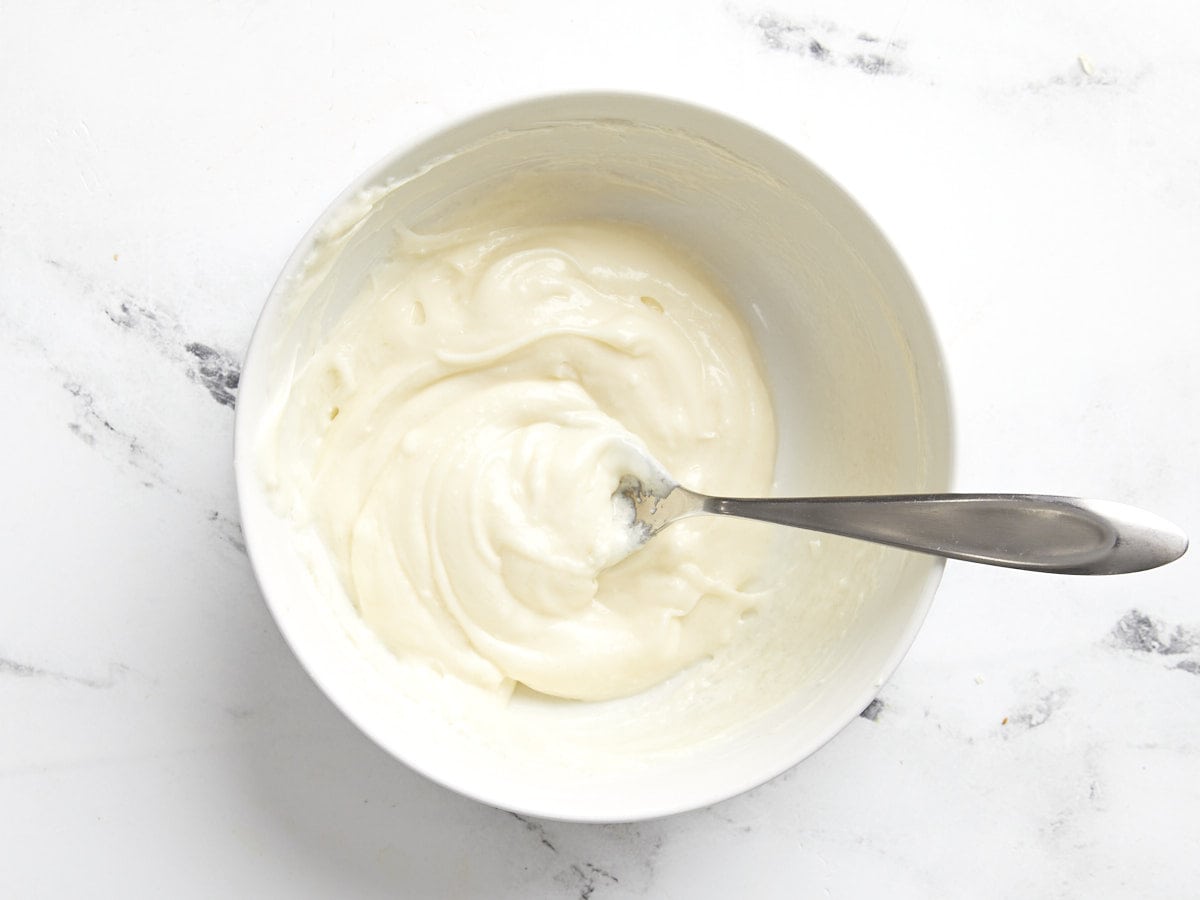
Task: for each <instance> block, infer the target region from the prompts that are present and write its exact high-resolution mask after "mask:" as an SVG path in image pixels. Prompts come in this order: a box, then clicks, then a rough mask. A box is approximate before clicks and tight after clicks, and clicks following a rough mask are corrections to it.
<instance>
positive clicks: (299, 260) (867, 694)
mask: <svg viewBox="0 0 1200 900" xmlns="http://www.w3.org/2000/svg"><path fill="white" fill-rule="evenodd" d="M557 103H572V104H577V105H579V106H580V107H584V106H587V105H594V104H620V105H629V106H632V107H640V108H641V109H647V110H648V109H651V108H658V109H664V108H668V107H675V108H677V109H682V110H685V111H687V112H690V113H693V114H700V115H702V116H704V117H708V118H710V119H714V120H724V121H725V122H727V123H728V124H730V125H731V126H733V127H736V128H738V129H741V130H743V131H745V132H751V133H754V134H755V136H756V138H758V139H761V140H765V141H768V142H770V143H773V144H775V145H777V146H778V147H780V148H782V149H784V150H786V151H787V152H789V153H791V154H793V155H795V156H796V157H798V158H799V159H800V160H801V161H802V162H804V163H806V164H807V165H808V166H809V167H811V169H812V170H813V171H814V172H815V173H816V174H817V175H818V176H819V177H821V178H823V179H824V180H825V181H827V182H828V183H829V185H831V186H832V187H833V188H834V189H835V190H836V191H837V192H838V193H839V194H840V195H841V200H842V201H843V202H844V203H845V204H846V208H847V211H848V212H850V213H852V214H853V215H854V216H855V217H857V218H858V219H859V220H860V222H861V225H862V226H863V227H865V228H866V229H868V231H870V232H873V237H874V238H875V239H877V240H878V241H879V242H880V244H881V245H882V246H883V247H884V248H885V249H886V250H887V252H888V253H889V255H890V256H891V262H892V263H894V264H895V266H896V272H897V274H898V275H899V276H901V277H902V278H904V279H905V280H907V282H908V285H909V286H910V288H911V292H912V296H913V297H914V298H915V299H916V301H917V310H916V311H917V312H918V313H919V314H920V315H921V316H922V318H923V319H924V324H925V326H926V331H927V335H926V337H927V339H928V352H929V358H930V361H932V362H933V363H934V364H935V367H936V369H937V372H938V375H939V376H940V377H939V378H938V380H939V382H940V385H941V389H942V398H941V399H942V404H941V405H942V409H941V411H940V412H941V413H942V415H943V417H944V422H945V428H944V433H943V434H942V435H941V436H940V437H941V442H942V443H943V444H944V446H941V447H938V448H936V449H937V450H938V451H939V452H940V453H941V455H942V457H943V458H944V460H945V467H946V485H945V489H946V490H950V489H951V488H952V485H953V482H954V480H955V465H956V439H955V436H956V428H955V414H954V405H953V394H952V390H951V384H950V379H949V373H948V370H947V367H946V356H945V352H944V349H943V346H942V342H941V340H940V338H939V336H938V333H937V331H936V329H935V327H934V323H933V320H932V317H931V316H930V314H929V308H928V304H927V303H926V301H925V297H924V294H923V293H922V291H921V290H920V287H919V284H918V282H917V280H916V279H915V277H914V276H913V273H912V272H911V271H910V269H909V268H908V266H907V264H906V263H905V262H904V260H903V258H902V257H901V256H900V254H899V252H898V251H897V250H896V248H895V246H894V244H893V243H892V241H891V240H890V239H888V237H887V235H886V234H885V232H884V231H883V229H882V228H881V227H880V226H879V224H878V223H877V222H876V221H875V219H874V218H873V217H872V216H871V215H870V214H869V213H868V212H867V211H866V209H864V208H863V206H862V205H861V204H859V202H858V200H857V199H856V198H855V196H854V194H853V193H852V192H851V191H849V190H848V189H847V188H846V187H845V186H844V185H843V184H842V183H841V182H840V181H838V180H837V179H836V178H834V177H833V176H832V175H830V174H829V172H828V171H827V170H826V169H825V168H824V167H823V166H820V165H818V164H817V163H816V162H814V161H813V160H812V159H811V158H810V157H809V156H807V155H806V154H804V153H803V152H801V151H800V150H799V149H797V148H796V147H795V146H793V145H792V144H791V143H789V142H788V141H785V140H782V139H780V138H778V137H776V136H775V135H774V134H773V133H772V132H771V131H769V130H768V129H767V128H765V127H760V126H759V125H757V124H755V123H754V122H752V121H747V120H746V119H743V118H740V117H738V116H736V115H732V114H730V113H729V112H727V111H725V110H723V109H718V108H714V107H711V106H707V105H704V104H700V103H696V102H695V101H694V100H691V99H684V98H681V97H677V96H671V95H667V94H658V93H649V92H636V91H605V90H584V91H551V92H545V93H534V94H527V95H523V96H521V97H519V98H517V99H513V100H509V101H506V102H503V103H488V104H483V105H479V106H476V107H473V108H472V110H471V111H469V112H466V113H463V114H459V115H457V116H454V117H452V118H449V119H447V120H443V121H442V122H441V123H440V124H437V125H435V126H433V127H429V128H424V129H421V130H420V131H418V132H416V133H415V134H414V135H413V136H412V137H410V138H408V139H407V140H404V141H402V142H400V143H398V144H397V145H395V146H393V147H392V148H391V149H390V150H388V151H387V152H386V153H385V154H384V155H382V156H381V157H379V158H378V159H377V160H376V161H375V162H374V163H373V164H371V165H370V166H368V167H367V168H366V169H365V170H364V171H363V172H362V173H361V174H359V175H358V176H357V177H355V178H354V179H353V180H352V181H350V183H349V184H348V185H347V186H346V187H345V188H344V189H343V190H342V191H341V192H340V193H338V195H337V196H336V197H335V198H334V199H333V200H332V201H331V202H330V203H329V204H328V205H327V206H325V208H324V209H323V210H322V211H321V212H320V213H319V215H318V216H317V217H316V219H315V220H314V221H313V223H312V225H310V226H309V228H308V229H307V230H306V231H305V232H304V233H303V235H302V236H301V238H300V239H299V241H298V243H297V244H296V246H295V249H293V250H292V252H291V253H290V254H289V256H288V258H287V260H286V262H285V263H284V265H283V268H282V269H281V270H280V273H279V275H278V276H277V277H276V279H275V281H274V283H273V284H272V286H271V289H270V291H269V292H268V293H267V296H266V299H265V300H264V302H263V306H262V309H261V310H260V312H259V315H258V317H257V319H256V320H255V324H254V328H253V330H252V331H251V335H250V340H249V342H248V344H247V347H246V352H245V354H244V355H243V358H242V370H241V371H242V373H243V380H242V385H243V387H244V385H245V375H246V373H249V374H250V376H251V378H253V377H254V371H255V368H254V367H253V366H252V365H251V362H252V360H254V359H255V358H256V357H260V356H263V355H264V351H263V349H262V347H261V346H260V345H261V344H262V343H263V341H264V340H265V338H264V333H265V331H266V330H267V329H266V327H265V323H266V322H267V320H268V319H269V318H270V317H271V316H272V315H273V314H274V313H275V311H276V308H277V307H278V306H279V305H280V303H282V302H283V300H284V298H285V296H286V294H287V290H288V288H289V286H290V284H291V282H292V280H293V278H294V276H296V275H297V274H298V273H300V272H301V271H303V269H304V267H305V264H306V262H307V260H308V259H309V257H310V254H311V252H312V250H313V248H314V247H315V245H316V244H317V242H318V240H319V238H321V237H322V236H323V235H324V234H325V233H326V232H327V229H328V227H329V224H330V222H331V221H333V220H334V219H335V217H336V215H337V214H338V213H339V212H340V211H342V210H344V209H346V208H347V207H348V206H349V204H350V203H351V202H352V201H354V200H355V199H357V198H358V197H360V196H361V194H362V192H363V191H364V190H366V189H367V188H370V187H374V186H377V185H381V184H384V183H385V178H384V176H385V175H386V173H387V172H388V171H389V170H390V169H391V168H392V167H393V166H394V165H395V164H396V162H397V161H398V160H400V159H401V158H403V157H405V156H409V155H414V154H417V153H418V152H420V151H421V150H422V148H424V147H426V146H427V145H429V144H431V143H432V142H434V141H435V140H437V139H438V138H439V137H442V136H443V135H445V134H448V133H451V132H455V131H459V130H461V129H463V128H466V127H469V126H471V125H473V124H477V123H479V122H481V121H483V120H486V119H489V118H492V117H498V116H501V115H504V114H505V113H511V112H514V111H517V110H522V109H525V108H530V107H537V106H543V105H548V104H557ZM631 112H632V115H631V117H636V110H633V111H631ZM581 118H586V117H585V116H583V115H581ZM415 171H416V170H414V173H415ZM256 424H257V423H256V422H252V421H250V420H249V416H248V414H245V413H244V407H243V406H242V405H241V404H237V405H236V406H235V411H234V430H233V469H234V481H235V485H236V489H237V504H238V512H239V517H240V521H241V522H242V523H245V522H246V521H247V519H248V516H247V512H248V500H247V497H248V494H249V488H250V485H251V483H252V479H256V478H257V477H258V476H257V474H256V472H255V471H254V468H255V467H254V465H253V452H252V446H253V443H254V429H255V426H256ZM249 518H250V519H253V518H254V515H253V513H251V515H250V516H249ZM243 537H244V541H245V545H246V554H247V557H248V558H249V560H250V566H251V571H252V572H253V575H254V579H255V582H256V584H257V585H258V588H259V593H260V594H261V595H262V599H263V601H264V602H265V604H266V606H267V608H268V610H269V611H270V613H271V618H272V619H273V620H274V622H275V626H276V628H277V629H278V630H279V633H280V634H281V636H282V637H283V639H284V642H285V643H286V644H287V646H288V648H289V649H290V651H291V653H292V655H293V656H294V657H295V658H296V660H297V661H298V662H299V663H300V666H301V668H302V669H303V670H304V671H305V672H306V673H307V675H308V677H309V678H310V679H311V680H312V681H313V683H314V684H315V685H316V686H317V688H318V689H319V690H320V692H321V693H322V694H323V695H324V696H325V697H326V698H327V699H328V700H329V701H330V702H331V703H332V705H333V706H334V708H335V709H336V710H337V711H338V712H339V713H340V714H341V715H342V716H344V717H345V718H346V719H347V720H349V721H350V722H351V723H353V725H354V726H355V727H356V728H357V729H358V730H359V731H361V732H362V733H363V734H364V735H365V736H366V737H367V738H369V739H370V740H371V741H372V742H373V743H374V744H376V745H377V746H378V747H380V749H382V750H383V751H385V752H386V753H387V754H388V755H389V756H391V757H392V758H393V759H395V760H396V761H397V762H399V763H401V764H403V765H404V766H406V767H408V768H409V769H411V770H413V771H415V772H417V773H418V774H420V775H421V776H423V777H425V778H428V779H429V780H430V781H432V782H434V783H436V784H439V785H441V786H443V787H445V788H448V789H449V790H452V791H454V792H455V793H457V794H459V795H461V796H464V797H468V798H470V799H472V800H475V801H478V802H481V803H485V804H487V805H490V806H493V807H495V808H499V809H503V810H508V811H511V812H513V813H517V814H521V815H529V816H534V817H537V818H541V819H546V820H551V821H562V822H577V823H592V824H602V823H617V822H638V821H645V820H648V819H657V818H662V817H666V816H672V815H677V814H680V813H684V812H689V811H692V810H695V809H700V808H703V807H706V806H710V805H712V804H714V803H719V802H721V801H724V800H728V799H731V798H733V797H736V796H738V795H740V794H743V793H745V792H746V791H749V790H752V789H754V788H756V787H759V786H760V785H763V784H765V783H766V782H768V781H771V780H772V779H774V778H777V777H778V776H779V775H781V774H782V773H784V772H786V771H789V770H790V769H792V768H794V767H796V766H797V765H799V764H800V763H802V762H803V761H804V760H806V759H808V758H809V757H811V756H812V755H813V754H815V753H816V752H817V751H818V750H820V749H821V748H822V747H824V746H825V745H826V744H828V743H829V742H830V741H831V740H832V739H833V738H834V737H836V736H837V735H838V734H840V733H841V732H842V731H844V730H845V729H846V727H847V726H848V725H849V724H850V723H851V722H853V721H854V720H855V719H857V718H858V717H859V716H860V714H861V712H862V711H863V710H865V709H866V708H867V707H868V706H869V705H870V703H871V702H872V701H873V700H874V699H875V697H876V696H877V695H878V691H879V688H880V687H882V685H883V684H885V683H886V682H887V681H888V680H889V679H890V678H891V677H892V676H893V675H894V674H895V671H896V669H897V668H898V667H899V665H900V663H901V662H902V661H903V659H904V657H905V656H906V655H907V654H908V652H909V650H910V649H911V648H912V645H913V643H914V641H915V640H916V637H917V634H918V633H919V632H920V630H921V628H922V627H923V626H924V623H925V620H926V618H927V617H928V615H929V611H930V609H931V608H932V606H933V600H934V596H935V594H936V593H937V589H938V586H939V585H940V582H941V579H942V576H943V573H944V570H945V562H946V561H945V560H944V559H941V558H937V557H934V558H933V561H932V564H931V565H930V568H929V570H928V572H927V574H926V575H925V576H924V578H923V579H922V583H921V585H920V597H919V600H918V602H917V604H916V606H915V608H914V613H913V615H912V616H911V617H910V619H909V621H908V623H907V626H906V627H905V629H904V630H903V632H902V633H901V636H900V638H899V639H898V640H897V642H896V643H895V645H894V647H893V649H892V651H891V653H890V654H889V656H888V657H887V658H886V659H885V660H884V661H883V662H882V664H881V665H879V667H878V671H879V675H878V677H877V678H876V682H875V684H874V685H873V687H870V688H868V689H867V690H866V691H864V692H863V694H862V696H861V697H860V700H859V701H858V702H856V703H855V704H854V705H853V707H850V706H848V707H847V710H848V711H847V712H845V713H844V714H842V715H840V716H837V717H834V718H833V719H831V721H830V724H829V725H828V726H827V727H826V728H824V729H823V730H822V731H821V732H819V733H818V734H816V735H814V736H813V737H812V738H811V739H810V740H809V741H807V742H806V743H805V744H804V746H803V749H802V751H801V752H800V753H799V754H798V755H795V757H794V758H792V759H790V760H789V761H786V762H783V763H781V764H778V765H774V766H771V767H768V768H767V769H759V770H755V771H754V772H753V773H752V774H749V775H746V776H744V777H743V778H741V779H729V780H727V781H725V782H723V783H722V787H720V788H714V789H712V790H710V791H697V792H694V793H691V794H689V795H688V796H687V797H686V798H681V799H680V800H678V801H677V802H675V803H669V804H666V803H658V804H645V803H643V802H641V801H640V800H639V799H638V798H636V797H630V798H628V799H629V802H626V803H622V804H620V805H621V806H622V808H623V811H622V813H621V814H620V815H613V814H612V813H609V812H604V811H596V812H586V811H585V812H579V813H576V812H567V811H564V810H562V809H554V808H549V807H547V806H544V805H539V804H537V803H522V802H520V801H519V800H514V798H512V797H508V796H504V795H503V791H496V790H487V789H480V786H479V784H478V783H477V782H472V781H471V780H470V779H469V778H466V777H463V776H462V773H459V772H455V771H452V770H451V771H440V770H434V769H433V768H432V767H430V766H428V765H425V764H423V763H422V762H420V761H415V760H412V759H410V758H409V757H408V756H407V755H406V754H405V753H404V752H403V751H402V748H397V747H394V746H392V745H391V743H390V742H389V741H387V740H386V739H385V738H384V737H383V736H382V735H381V734H380V729H378V728H376V726H375V725H374V724H373V723H372V722H371V721H370V720H369V717H367V716H364V715H362V714H361V713H360V711H359V709H358V705H357V704H356V703H354V702H353V701H352V699H350V698H347V697H344V696H342V694H343V692H342V691H341V690H339V689H337V688H335V687H332V686H331V685H329V684H327V683H326V682H325V681H324V680H323V679H322V676H321V674H320V673H319V671H317V667H316V665H315V661H314V660H313V659H312V658H310V657H308V656H307V655H306V652H305V651H304V649H303V647H302V646H301V644H300V641H299V639H298V637H297V632H296V629H294V628H293V627H292V626H291V625H290V624H289V615H288V611H287V609H286V606H285V604H283V603H282V602H281V600H280V597H279V596H278V592H276V596H275V597H274V598H273V597H272V592H271V591H270V590H268V584H267V583H266V581H267V578H266V576H265V575H264V572H265V571H267V570H266V569H264V567H263V566H262V565H261V561H262V559H261V555H260V554H259V553H258V552H257V551H256V546H255V545H256V538H255V534H254V533H253V532H252V530H245V531H244V535H243ZM731 783H733V784H735V785H736V786H734V787H730V784H731Z"/></svg>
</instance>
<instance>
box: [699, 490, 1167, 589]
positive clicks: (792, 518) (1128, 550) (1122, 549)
mask: <svg viewBox="0 0 1200 900" xmlns="http://www.w3.org/2000/svg"><path fill="white" fill-rule="evenodd" d="M703 510H704V512H709V513H717V514H720V515H727V516H740V517H742V518H746V519H761V520H763V521H766V522H775V523H778V524H780V525H792V526H795V527H797V528H807V529H809V530H811V531H821V532H825V533H827V534H840V535H845V536H847V537H853V538H860V539H862V540H868V541H874V542H875V543H879V544H889V545H891V546H893V547H903V548H905V549H907V550H916V551H919V552H921V553H932V554H934V555H937V556H945V557H949V558H951V559H964V560H968V561H970V562H978V563H986V564H988V565H993V566H1007V567H1009V568H1013V569H1032V570H1033V571H1037V572H1058V573H1061V574H1065V575H1115V574H1119V573H1122V572H1140V571H1142V570H1143V569H1152V568H1154V567H1155V566H1161V565H1164V564H1165V563H1169V562H1171V561H1172V560H1174V559H1178V558H1179V557H1180V556H1182V555H1183V552H1184V551H1185V550H1187V546H1188V540H1187V536H1186V535H1184V533H1183V532H1182V531H1180V530H1179V529H1178V528H1176V527H1175V526H1174V525H1172V524H1171V523H1170V522H1168V521H1166V520H1165V519H1162V518H1159V517H1158V516H1156V515H1153V514H1151V513H1148V512H1145V511H1144V510H1140V509H1136V508H1134V507H1132V506H1126V505H1125V504H1123V503H1112V502H1110V501H1107V500H1081V499H1078V498H1075V497H1054V496H1046V495H1040V494H913V495H899V496H881V497H820V498H815V499H804V500H785V499H763V500H743V499H738V498H733V497H709V498H706V500H705V501H704V503H703Z"/></svg>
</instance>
